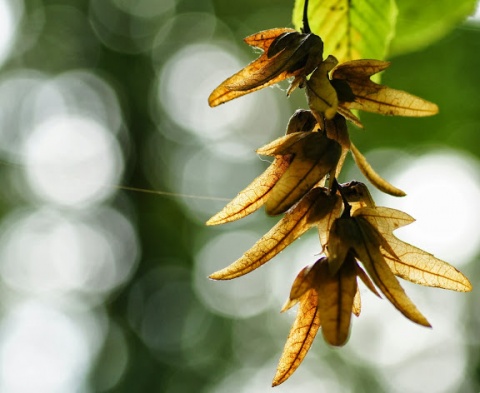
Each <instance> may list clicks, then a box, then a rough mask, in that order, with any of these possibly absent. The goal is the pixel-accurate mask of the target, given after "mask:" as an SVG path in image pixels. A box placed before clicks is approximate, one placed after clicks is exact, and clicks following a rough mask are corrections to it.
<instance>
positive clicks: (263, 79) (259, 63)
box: [208, 54, 296, 107]
mask: <svg viewBox="0 0 480 393" xmlns="http://www.w3.org/2000/svg"><path fill="white" fill-rule="evenodd" d="M268 61H269V60H268V59H267V55H266V54H263V55H262V56H261V57H260V58H259V59H257V60H255V61H254V62H252V63H250V64H249V65H248V66H247V67H245V68H244V69H242V70H241V71H239V72H238V73H236V74H235V75H233V76H231V77H230V78H228V79H226V80H225V81H223V82H222V83H221V84H220V85H219V86H218V87H217V88H216V89H215V90H214V91H213V92H212V93H211V94H210V96H209V97H208V104H209V105H210V106H211V107H215V106H218V105H220V104H224V103H225V102H228V101H231V100H233V99H235V98H238V97H241V96H244V95H245V94H249V93H253V92H254V91H257V90H260V89H263V88H264V87H268V86H273V85H274V84H276V83H279V82H281V81H283V80H285V79H287V78H289V77H290V76H295V75H296V74H295V73H292V74H290V73H289V72H287V71H283V72H282V71H280V72H278V69H277V70H276V71H275V70H273V71H272V70H269V72H268V73H267V74H262V68H263V67H265V66H266V65H267V64H268ZM275 72H277V74H275ZM252 75H253V77H252Z"/></svg>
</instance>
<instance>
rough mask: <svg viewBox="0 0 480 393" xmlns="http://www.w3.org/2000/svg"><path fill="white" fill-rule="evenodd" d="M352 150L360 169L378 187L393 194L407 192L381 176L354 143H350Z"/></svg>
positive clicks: (399, 194)
mask: <svg viewBox="0 0 480 393" xmlns="http://www.w3.org/2000/svg"><path fill="white" fill-rule="evenodd" d="M350 151H351V152H352V156H353V159H354V160H355V163H356V164H357V166H358V169H360V171H361V172H362V174H363V175H364V176H365V177H366V178H367V179H368V181H369V182H370V183H372V184H373V185H374V186H375V187H377V188H378V189H379V190H380V191H382V192H385V193H386V194H389V195H393V196H405V195H406V194H405V192H403V191H402V190H400V189H399V188H397V187H395V186H393V185H391V184H390V183H389V182H388V181H386V180H385V179H384V178H383V177H381V176H380V175H379V174H378V173H377V172H375V170H374V169H373V168H372V167H371V166H370V164H369V163H368V161H367V159H366V158H365V157H364V156H363V155H362V153H360V151H359V150H358V149H357V148H356V147H355V145H354V144H353V143H351V144H350Z"/></svg>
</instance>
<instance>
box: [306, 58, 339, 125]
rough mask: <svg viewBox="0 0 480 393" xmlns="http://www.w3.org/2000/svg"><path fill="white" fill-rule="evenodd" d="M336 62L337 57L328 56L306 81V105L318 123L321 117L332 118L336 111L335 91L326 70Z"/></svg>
mask: <svg viewBox="0 0 480 393" xmlns="http://www.w3.org/2000/svg"><path fill="white" fill-rule="evenodd" d="M336 64H337V59H335V58H334V57H333V56H329V57H328V58H327V59H326V60H325V61H323V62H322V63H321V64H320V65H319V66H318V67H317V69H316V70H315V71H314V72H313V74H312V75H311V76H310V79H308V80H307V83H306V85H307V86H306V92H307V100H308V106H309V107H310V109H311V110H312V112H313V114H314V115H315V117H316V118H317V121H318V122H320V123H321V122H323V118H326V119H333V117H334V116H335V114H336V113H337V107H338V97H337V92H336V91H335V89H334V88H333V86H332V85H331V83H330V79H329V78H328V72H329V71H330V70H331V69H332V68H333V67H335V65H336Z"/></svg>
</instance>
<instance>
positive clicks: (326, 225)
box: [317, 195, 343, 251]
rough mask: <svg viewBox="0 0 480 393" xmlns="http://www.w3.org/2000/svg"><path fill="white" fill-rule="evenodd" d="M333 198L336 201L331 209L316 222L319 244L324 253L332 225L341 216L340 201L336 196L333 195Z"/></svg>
mask: <svg viewBox="0 0 480 393" xmlns="http://www.w3.org/2000/svg"><path fill="white" fill-rule="evenodd" d="M335 198H336V201H335V204H334V205H333V208H332V209H331V210H330V211H329V212H328V213H327V214H326V215H325V216H324V217H323V218H322V219H321V220H318V222H317V227H318V235H319V238H320V244H321V245H322V249H323V250H324V251H326V250H325V246H326V244H327V241H328V238H329V235H330V230H331V228H332V225H333V223H334V222H335V220H336V219H337V218H338V217H340V215H341V214H342V206H343V203H342V199H341V198H340V197H339V196H338V195H335Z"/></svg>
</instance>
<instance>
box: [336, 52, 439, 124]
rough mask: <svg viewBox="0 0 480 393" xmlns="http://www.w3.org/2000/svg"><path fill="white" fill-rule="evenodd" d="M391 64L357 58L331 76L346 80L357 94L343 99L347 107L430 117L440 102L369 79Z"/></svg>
mask: <svg viewBox="0 0 480 393" xmlns="http://www.w3.org/2000/svg"><path fill="white" fill-rule="evenodd" d="M389 65H390V63H388V62H384V61H379V60H354V61H350V62H346V63H344V64H341V65H340V66H338V67H336V68H335V69H334V70H333V71H332V79H341V80H346V81H347V82H348V85H349V86H350V89H351V91H352V93H353V95H354V97H355V98H354V99H353V100H352V101H345V102H342V106H343V107H345V108H348V109H361V110H364V111H367V112H374V113H380V114H384V115H395V116H414V117H421V116H431V115H434V114H436V113H438V107H437V105H435V104H433V103H431V102H429V101H426V100H424V99H422V98H419V97H416V96H414V95H412V94H409V93H407V92H404V91H401V90H395V89H391V88H389V87H387V86H383V85H379V84H377V83H375V82H372V81H371V80H370V77H371V76H372V75H373V74H376V73H377V72H380V71H382V70H384V69H385V68H387V67H388V66H389Z"/></svg>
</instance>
